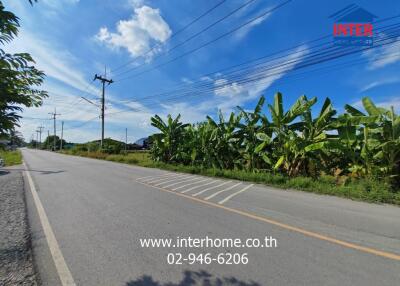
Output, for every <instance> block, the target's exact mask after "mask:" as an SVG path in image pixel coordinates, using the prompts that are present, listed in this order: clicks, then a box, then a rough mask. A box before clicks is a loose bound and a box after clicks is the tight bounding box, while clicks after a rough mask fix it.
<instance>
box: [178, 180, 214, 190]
mask: <svg viewBox="0 0 400 286" xmlns="http://www.w3.org/2000/svg"><path fill="white" fill-rule="evenodd" d="M208 180H210V179H209V178H207V179H202V180H200V181H195V182H192V183H190V184H186V185H183V186H179V187H176V188H174V189H172V190H173V191H176V190H179V189H182V188H184V187H187V186H190V185H194V184H198V183H202V182H204V181H208Z"/></svg>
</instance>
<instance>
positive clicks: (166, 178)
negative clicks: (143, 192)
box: [146, 174, 181, 184]
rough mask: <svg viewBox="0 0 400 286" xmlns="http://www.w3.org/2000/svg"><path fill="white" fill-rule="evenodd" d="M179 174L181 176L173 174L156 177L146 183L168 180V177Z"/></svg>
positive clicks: (174, 176)
mask: <svg viewBox="0 0 400 286" xmlns="http://www.w3.org/2000/svg"><path fill="white" fill-rule="evenodd" d="M179 176H181V175H180V174H174V175H171V176H164V177H156V178H155V179H152V180H150V181H147V182H146V184H152V183H157V182H161V181H165V180H168V179H170V178H176V177H179Z"/></svg>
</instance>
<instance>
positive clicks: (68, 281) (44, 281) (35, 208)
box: [22, 161, 76, 286]
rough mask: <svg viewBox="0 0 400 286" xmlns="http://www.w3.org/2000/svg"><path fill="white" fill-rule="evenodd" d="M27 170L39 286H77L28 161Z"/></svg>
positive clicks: (25, 172)
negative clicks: (52, 227) (40, 196)
mask: <svg viewBox="0 0 400 286" xmlns="http://www.w3.org/2000/svg"><path fill="white" fill-rule="evenodd" d="M23 166H24V169H25V171H23V172H22V173H23V178H24V191H25V198H26V205H27V216H28V222H29V228H30V234H31V244H32V252H33V262H34V267H35V270H36V273H37V276H38V280H39V285H43V286H47V285H48V286H54V285H62V286H67V285H68V286H75V285H76V284H75V282H74V280H73V278H72V275H71V273H70V271H69V269H68V266H67V265H66V263H65V260H64V258H63V256H62V253H61V250H60V249H59V246H58V243H57V241H56V239H55V236H54V233H53V231H52V229H51V226H50V223H49V221H48V218H47V216H46V214H45V211H44V208H43V206H42V204H41V202H40V198H39V196H38V192H40V190H39V189H37V186H36V184H35V182H34V181H33V179H32V177H31V175H30V172H29V166H28V165H27V164H26V162H24V161H23ZM38 204H39V205H38ZM44 216H45V217H44ZM49 236H50V238H49ZM51 236H52V237H51Z"/></svg>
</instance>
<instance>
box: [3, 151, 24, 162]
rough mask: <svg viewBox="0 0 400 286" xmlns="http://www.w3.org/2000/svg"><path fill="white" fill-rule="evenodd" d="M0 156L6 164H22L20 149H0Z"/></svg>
mask: <svg viewBox="0 0 400 286" xmlns="http://www.w3.org/2000/svg"><path fill="white" fill-rule="evenodd" d="M0 158H2V159H3V160H4V164H5V165H6V166H13V165H19V164H22V155H21V151H19V150H17V151H3V150H0Z"/></svg>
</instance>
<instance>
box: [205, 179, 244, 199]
mask: <svg viewBox="0 0 400 286" xmlns="http://www.w3.org/2000/svg"><path fill="white" fill-rule="evenodd" d="M241 184H242V183H237V184H235V185H232V186H230V187H228V188H226V189H223V190H220V191H219V192H216V193H214V194H212V195H210V196H208V197H207V198H205V200H206V201H208V200H209V199H211V198H213V197H215V196H218V195H219V194H220V193H223V192H226V191H229V190H232V189H233V188H235V187H237V186H239V185H241Z"/></svg>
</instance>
